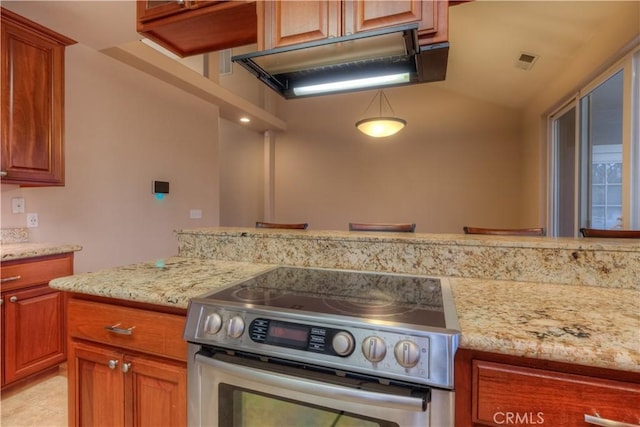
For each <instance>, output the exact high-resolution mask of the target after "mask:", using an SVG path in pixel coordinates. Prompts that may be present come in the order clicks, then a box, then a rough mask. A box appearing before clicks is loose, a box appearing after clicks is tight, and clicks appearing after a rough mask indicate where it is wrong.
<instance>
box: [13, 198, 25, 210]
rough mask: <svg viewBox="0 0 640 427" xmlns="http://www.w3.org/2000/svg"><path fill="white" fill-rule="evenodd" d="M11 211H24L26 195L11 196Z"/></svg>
mask: <svg viewBox="0 0 640 427" xmlns="http://www.w3.org/2000/svg"><path fill="white" fill-rule="evenodd" d="M11 213H14V214H20V213H24V197H12V198H11Z"/></svg>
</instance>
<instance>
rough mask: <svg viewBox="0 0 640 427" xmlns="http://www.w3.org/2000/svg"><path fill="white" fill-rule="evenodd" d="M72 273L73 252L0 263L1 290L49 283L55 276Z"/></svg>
mask: <svg viewBox="0 0 640 427" xmlns="http://www.w3.org/2000/svg"><path fill="white" fill-rule="evenodd" d="M71 274H73V254H65V255H59V256H55V257H51V258H41V259H38V260H35V261H24V262H18V263H10V264H6V263H3V264H2V269H1V272H0V275H1V276H2V291H3V292H4V291H10V290H14V289H19V288H24V287H27V286H33V285H39V284H46V283H49V281H51V280H52V279H55V278H57V277H63V276H69V275H71Z"/></svg>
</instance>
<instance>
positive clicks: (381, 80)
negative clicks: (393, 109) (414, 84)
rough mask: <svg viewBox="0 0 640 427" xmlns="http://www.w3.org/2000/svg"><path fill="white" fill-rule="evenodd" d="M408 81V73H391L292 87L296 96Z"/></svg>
mask: <svg viewBox="0 0 640 427" xmlns="http://www.w3.org/2000/svg"><path fill="white" fill-rule="evenodd" d="M400 83H409V73H401V74H391V75H387V76H376V77H367V78H362V79H353V80H344V81H340V82H331V83H324V84H317V85H309V86H300V87H294V88H293V93H294V94H295V95H296V96H306V95H316V94H319V93H328V92H340V91H345V90H354V89H364V88H368V87H380V86H387V85H396V84H400Z"/></svg>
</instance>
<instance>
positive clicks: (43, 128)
mask: <svg viewBox="0 0 640 427" xmlns="http://www.w3.org/2000/svg"><path fill="white" fill-rule="evenodd" d="M1 20H2V41H1V44H2V46H1V49H0V51H1V57H2V69H1V73H2V77H1V85H2V94H3V96H2V103H1V104H2V105H1V108H2V125H1V138H2V141H1V144H0V145H1V147H2V156H1V170H2V183H3V184H5V183H7V184H21V185H30V186H47V185H64V49H65V46H68V45H71V44H74V43H75V41H74V40H71V39H69V38H67V37H65V36H63V35H60V34H58V33H55V32H53V31H51V30H49V29H47V28H45V27H43V26H41V25H39V24H36V23H35V22H32V21H29V20H27V19H25V18H23V17H21V16H20V15H17V14H15V13H13V12H11V11H9V10H6V9H4V8H3V9H2V16H1Z"/></svg>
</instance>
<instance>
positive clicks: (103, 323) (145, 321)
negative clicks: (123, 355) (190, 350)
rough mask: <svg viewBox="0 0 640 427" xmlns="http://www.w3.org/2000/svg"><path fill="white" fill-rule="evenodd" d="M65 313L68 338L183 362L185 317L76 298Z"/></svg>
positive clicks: (184, 359) (70, 301) (185, 348)
mask: <svg viewBox="0 0 640 427" xmlns="http://www.w3.org/2000/svg"><path fill="white" fill-rule="evenodd" d="M68 316H69V335H70V336H71V337H74V338H81V339H84V340H88V341H96V342H100V343H103V344H108V345H112V346H115V347H120V348H123V349H129V350H137V351H141V352H144V353H149V354H155V355H158V356H164V357H170V358H173V359H177V360H182V361H186V357H187V343H186V342H185V341H184V340H182V339H181V338H182V331H183V330H184V324H185V317H184V316H178V315H172V314H166V313H158V312H154V311H150V310H138V309H134V308H129V307H119V306H115V305H111V304H102V303H97V302H92V301H83V300H78V299H70V300H69V304H68ZM116 325H117V326H116ZM110 326H115V327H116V328H118V329H121V330H127V329H129V328H131V334H130V335H124V334H120V333H116V332H113V331H110V330H108V329H106V328H107V327H110Z"/></svg>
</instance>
